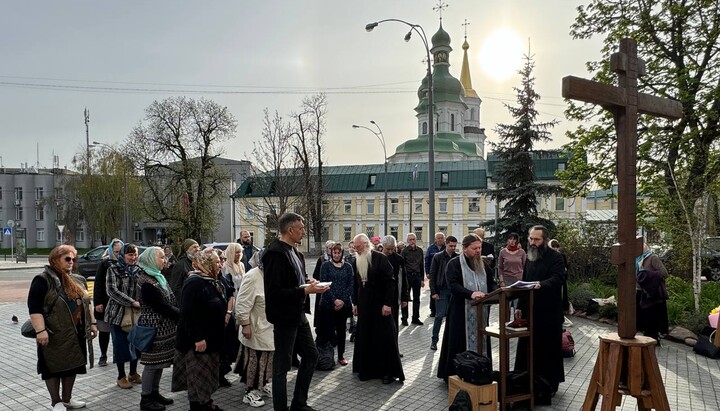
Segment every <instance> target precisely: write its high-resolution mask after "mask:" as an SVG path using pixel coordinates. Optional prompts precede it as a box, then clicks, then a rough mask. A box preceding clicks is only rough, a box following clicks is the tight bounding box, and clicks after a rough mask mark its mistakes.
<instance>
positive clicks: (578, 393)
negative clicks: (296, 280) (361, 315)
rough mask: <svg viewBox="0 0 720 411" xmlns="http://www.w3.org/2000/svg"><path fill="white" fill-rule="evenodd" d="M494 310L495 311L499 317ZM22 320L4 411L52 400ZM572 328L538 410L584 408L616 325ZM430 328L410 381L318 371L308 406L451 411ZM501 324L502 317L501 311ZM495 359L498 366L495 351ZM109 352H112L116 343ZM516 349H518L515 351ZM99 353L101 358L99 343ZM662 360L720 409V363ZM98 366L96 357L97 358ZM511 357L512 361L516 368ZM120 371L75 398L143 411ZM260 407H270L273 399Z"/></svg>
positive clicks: (409, 344) (6, 328) (95, 372)
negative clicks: (552, 388) (570, 351)
mask: <svg viewBox="0 0 720 411" xmlns="http://www.w3.org/2000/svg"><path fill="white" fill-rule="evenodd" d="M428 298H429V292H428V291H427V290H425V291H424V293H423V295H422V301H423V307H422V311H421V314H422V315H421V318H426V317H427V314H428V312H429V311H428V307H427V301H428ZM496 311H497V310H496V309H493V313H496ZM12 315H17V316H18V317H19V318H20V323H22V322H23V321H24V320H25V319H26V318H27V317H28V316H27V307H26V304H25V303H0V347H2V348H1V350H2V355H0V376H1V377H0V410H13V411H15V410H18V411H25V410H33V411H34V410H48V409H50V407H49V403H50V401H49V399H48V398H49V397H48V394H47V391H46V389H45V384H44V383H43V382H42V380H41V379H40V376H39V375H37V373H36V370H35V369H36V353H35V343H34V340H31V339H27V338H23V337H22V336H21V335H20V330H19V328H20V325H19V324H12V323H11V321H10V318H11V316H12ZM572 320H573V321H574V323H575V325H574V326H573V327H572V328H570V330H571V331H572V334H573V337H574V338H575V341H576V349H577V354H576V356H575V357H574V358H570V359H566V360H565V374H566V381H565V383H563V384H561V385H560V390H559V391H558V393H557V395H556V396H555V398H554V399H553V405H552V406H546V407H537V409H538V410H543V411H544V410H572V411H577V410H579V409H580V408H581V406H582V402H583V400H584V397H585V393H586V391H587V385H588V383H589V381H590V376H591V373H592V367H593V365H594V363H595V357H596V355H597V348H598V336H599V335H602V334H605V333H608V332H612V331H614V329H613V328H612V327H609V326H606V325H604V324H599V323H596V322H592V321H588V320H584V319H579V318H572ZM424 321H425V325H423V326H414V325H410V326H408V327H401V329H400V351H401V352H402V353H403V354H404V358H403V367H404V370H405V375H406V380H405V382H404V384H400V383H393V384H389V385H383V384H382V383H381V382H380V381H379V380H373V381H366V382H360V381H359V380H358V379H357V378H356V377H355V376H354V375H353V374H352V371H351V369H352V368H351V367H352V364H350V365H348V366H347V367H340V366H337V367H336V369H335V370H333V371H329V372H328V371H316V372H315V375H314V378H313V381H312V385H311V388H310V399H309V404H310V405H311V406H312V407H313V408H315V409H316V410H324V411H329V410H340V411H342V410H447V408H448V406H447V387H446V386H445V384H444V383H443V382H442V380H439V379H437V378H436V377H435V374H436V372H437V361H438V356H439V352H440V351H439V350H438V351H430V349H429V347H430V335H431V330H432V318H427V319H425V320H424ZM495 322H497V314H495ZM493 347H494V348H495V353H494V358H495V359H496V363H495V364H496V366H497V358H498V353H497V347H496V345H495V344H493ZM110 351H112V346H111V349H110ZM347 351H348V353H347V355H346V357H347V358H348V360H349V361H351V362H352V352H353V343H348V346H347ZM511 351H513V352H514V347H513V346H511ZM95 353H96V356H97V355H99V354H98V353H99V349H98V347H97V340H96V342H95ZM657 353H658V361H659V364H660V370H661V373H662V375H663V380H664V382H665V387H666V390H667V394H668V398H669V400H670V408H671V409H672V410H682V411H697V410H705V411H717V410H720V362H719V361H718V360H710V359H708V358H705V357H701V356H697V355H695V354H694V353H693V352H692V349H690V348H689V347H687V346H685V345H681V344H676V343H672V342H665V341H663V344H662V347H660V348H658V351H657ZM95 361H96V362H97V358H96V359H95ZM512 361H513V360H512V359H511V364H512ZM140 367H142V366H140ZM170 374H171V370H169V369H168V370H166V372H165V374H164V375H163V378H162V384H161V391H162V392H163V393H166V394H168V391H169V385H170V377H171V375H170ZM115 379H116V368H115V367H114V366H113V364H110V365H109V366H107V367H97V366H96V367H95V368H93V369H88V373H87V374H85V375H80V376H78V378H77V381H76V383H75V389H74V396H73V397H74V398H75V399H77V400H81V401H86V402H87V404H88V405H87V408H86V409H87V410H89V411H99V410H118V411H119V410H139V402H140V387H139V386H136V387H133V388H132V389H129V390H122V389H120V388H118V387H117V386H116V385H115ZM230 380H231V381H232V382H233V386H232V387H229V388H221V389H219V390H218V391H217V392H216V394H215V395H214V397H213V398H214V399H215V401H216V402H217V404H218V405H220V406H221V407H222V408H223V409H225V410H247V409H251V407H250V406H249V405H247V404H243V403H242V395H243V394H244V385H243V384H241V383H240V382H239V381H237V375H235V374H230ZM294 381H295V371H294V370H293V371H292V372H291V373H290V374H289V381H288V384H289V391H290V392H292V386H293V384H294ZM169 396H170V397H171V398H173V399H175V404H174V405H172V406H169V407H168V408H167V409H168V411H179V410H187V409H188V408H189V406H188V402H187V397H186V394H185V393H184V392H183V393H169ZM259 409H261V410H262V409H265V410H270V409H272V404H271V401H269V400H268V401H267V404H266V405H265V406H264V407H261V408H259ZM619 409H620V410H634V409H636V402H635V400H634V399H633V398H631V397H630V398H628V397H625V398H624V399H623V403H622V406H621V407H619Z"/></svg>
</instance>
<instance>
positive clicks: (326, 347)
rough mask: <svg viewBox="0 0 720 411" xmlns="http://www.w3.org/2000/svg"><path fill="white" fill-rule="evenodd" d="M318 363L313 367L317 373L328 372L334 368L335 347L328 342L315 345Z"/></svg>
mask: <svg viewBox="0 0 720 411" xmlns="http://www.w3.org/2000/svg"><path fill="white" fill-rule="evenodd" d="M316 345H317V350H318V354H319V355H318V362H317V366H316V367H315V368H316V369H317V370H319V371H330V370H332V369H334V368H335V347H333V345H332V344H331V343H330V342H325V343H320V344H316Z"/></svg>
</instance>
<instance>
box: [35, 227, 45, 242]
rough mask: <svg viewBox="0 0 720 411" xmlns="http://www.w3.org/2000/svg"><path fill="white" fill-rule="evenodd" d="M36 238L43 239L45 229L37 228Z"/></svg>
mask: <svg viewBox="0 0 720 411" xmlns="http://www.w3.org/2000/svg"><path fill="white" fill-rule="evenodd" d="M36 239H37V241H45V230H44V229H42V228H39V229H38V230H37V235H36Z"/></svg>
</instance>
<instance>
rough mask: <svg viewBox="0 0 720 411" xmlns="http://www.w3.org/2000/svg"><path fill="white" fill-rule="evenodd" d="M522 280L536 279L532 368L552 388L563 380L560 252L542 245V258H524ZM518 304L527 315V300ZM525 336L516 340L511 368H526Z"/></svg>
mask: <svg viewBox="0 0 720 411" xmlns="http://www.w3.org/2000/svg"><path fill="white" fill-rule="evenodd" d="M523 281H539V282H540V288H539V289H537V290H535V291H534V293H535V294H534V302H533V308H534V310H533V311H534V312H533V347H532V349H533V354H534V355H533V359H534V368H533V372H534V373H535V375H536V376H542V377H544V378H546V379H547V380H548V382H549V383H550V385H551V387H552V388H553V390H554V391H557V388H558V385H559V384H560V383H561V382H563V381H565V367H564V365H563V356H562V330H563V328H562V326H563V322H564V321H565V317H564V314H563V309H562V305H563V298H562V287H563V284H564V283H565V263H564V260H563V257H562V255H560V253H558V252H557V251H555V250H553V249H552V248H550V247H546V249H545V253H544V254H543V255H542V258H541V259H539V260H537V261H530V260H529V259H528V260H526V261H525V270H524V272H523ZM519 308H520V309H521V310H523V317H525V318H527V316H526V315H525V312H527V301H525V300H523V299H520V303H519ZM527 344H528V340H527V338H521V339H520V341H519V342H518V348H517V356H516V357H515V369H516V370H527V363H528V358H527V354H526V350H527Z"/></svg>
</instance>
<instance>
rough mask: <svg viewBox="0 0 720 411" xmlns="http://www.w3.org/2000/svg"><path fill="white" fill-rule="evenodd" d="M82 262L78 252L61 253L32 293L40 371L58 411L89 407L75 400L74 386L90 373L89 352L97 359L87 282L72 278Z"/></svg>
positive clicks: (33, 285) (38, 278)
mask: <svg viewBox="0 0 720 411" xmlns="http://www.w3.org/2000/svg"><path fill="white" fill-rule="evenodd" d="M76 261H77V250H75V248H74V247H72V246H70V245H61V246H58V247H55V248H54V249H53V250H52V251H51V252H50V255H49V256H48V263H49V264H48V265H46V266H45V270H44V271H43V273H42V274H40V275H38V276H36V277H35V278H33V280H32V283H31V284H30V291H29V292H28V310H29V311H30V319H31V321H32V325H33V328H35V332H36V333H37V336H36V337H35V339H36V342H37V353H38V364H37V370H38V374H40V375H41V376H42V379H43V380H44V381H45V386H46V387H47V390H48V392H49V393H50V399H51V401H52V404H51V409H52V410H53V411H63V410H66V409H74V408H82V407H84V406H85V403H84V402H81V401H77V400H75V399H74V398H72V391H73V385H74V384H75V377H76V376H77V374H85V373H87V370H86V365H87V352H88V347H89V349H90V356H91V357H92V339H93V338H95V336H96V335H97V327H96V324H95V317H94V316H93V310H92V308H91V303H90V297H89V296H88V293H87V286H86V282H85V279H84V278H83V277H82V276H79V275H76V274H71V272H72V268H73V263H74V262H76ZM92 363H93V361H92V360H91V361H90V367H92ZM61 385H62V391H61V389H60V387H61Z"/></svg>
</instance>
